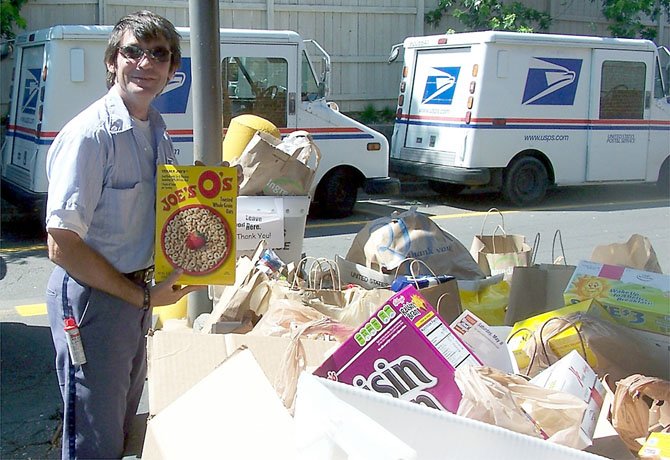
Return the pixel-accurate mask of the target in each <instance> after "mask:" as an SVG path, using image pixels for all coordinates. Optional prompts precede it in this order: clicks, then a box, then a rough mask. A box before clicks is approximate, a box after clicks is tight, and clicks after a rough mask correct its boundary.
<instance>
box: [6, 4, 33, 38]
mask: <svg viewBox="0 0 670 460" xmlns="http://www.w3.org/2000/svg"><path fill="white" fill-rule="evenodd" d="M26 1H27V0H0V38H4V39H7V40H11V39H12V38H14V30H13V29H14V26H15V25H16V26H18V27H20V28H21V29H25V28H26V20H25V19H23V18H22V17H21V14H19V12H20V11H21V7H22V6H23V4H24V3H26Z"/></svg>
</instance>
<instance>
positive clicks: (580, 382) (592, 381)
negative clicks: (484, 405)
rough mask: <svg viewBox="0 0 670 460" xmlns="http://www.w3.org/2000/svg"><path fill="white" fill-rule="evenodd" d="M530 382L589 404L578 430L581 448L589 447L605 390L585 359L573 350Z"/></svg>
mask: <svg viewBox="0 0 670 460" xmlns="http://www.w3.org/2000/svg"><path fill="white" fill-rule="evenodd" d="M530 383H532V384H534V385H537V386H540V387H544V388H547V389H550V390H557V391H562V392H564V393H568V394H571V395H573V396H577V397H578V398H579V399H581V400H582V401H584V402H585V403H586V411H585V412H584V417H583V418H582V423H581V425H580V427H579V428H580V430H579V440H580V442H581V445H580V446H579V447H581V448H582V449H583V448H585V447H587V446H590V445H591V444H592V439H593V434H594V433H595V430H596V424H597V423H598V417H599V416H600V411H601V409H602V407H603V400H604V398H605V387H604V386H603V384H602V383H601V382H600V380H598V375H597V374H596V373H595V372H594V371H593V369H591V368H590V367H589V365H588V364H587V363H586V361H584V358H582V357H581V355H580V354H579V353H577V352H576V351H575V350H573V351H571V352H570V353H568V354H567V355H566V356H564V357H563V358H561V359H560V360H558V361H557V362H555V363H554V364H552V365H551V366H549V367H548V368H547V369H545V370H543V371H542V372H540V373H539V374H538V375H536V376H535V377H533V378H532V379H531V380H530Z"/></svg>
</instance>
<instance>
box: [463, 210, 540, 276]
mask: <svg viewBox="0 0 670 460" xmlns="http://www.w3.org/2000/svg"><path fill="white" fill-rule="evenodd" d="M491 212H497V213H498V214H499V215H500V218H501V222H502V223H501V224H500V225H498V226H496V228H495V230H494V231H493V233H492V234H490V235H484V226H485V225H486V219H487V217H488V216H489V214H490V213H491ZM532 250H533V248H531V246H530V245H529V244H527V243H526V237H525V236H524V235H514V234H509V233H507V231H506V230H505V220H504V217H503V215H502V213H501V212H500V211H498V210H497V209H496V208H491V209H490V210H489V211H488V212H487V213H486V217H484V222H483V223H482V229H481V231H480V232H479V235H475V236H474V238H473V240H472V245H471V246H470V254H471V255H472V257H473V258H474V259H475V260H476V261H477V263H478V264H479V267H480V268H481V270H482V271H483V272H484V273H485V274H486V275H487V276H490V275H497V274H499V273H503V274H504V277H505V280H506V281H510V280H511V279H512V272H513V271H514V267H518V266H521V267H526V266H528V265H530V259H531V253H532Z"/></svg>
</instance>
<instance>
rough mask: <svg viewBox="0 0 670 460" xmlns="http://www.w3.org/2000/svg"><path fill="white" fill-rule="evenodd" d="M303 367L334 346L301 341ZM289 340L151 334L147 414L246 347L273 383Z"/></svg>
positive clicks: (320, 358) (317, 362) (311, 366)
mask: <svg viewBox="0 0 670 460" xmlns="http://www.w3.org/2000/svg"><path fill="white" fill-rule="evenodd" d="M301 342H302V345H303V347H304V349H305V359H306V362H305V365H306V367H307V368H308V369H314V368H316V367H317V366H318V365H320V364H321V363H322V362H323V361H324V360H325V358H326V357H327V356H328V355H329V354H330V353H331V352H332V351H333V350H334V349H335V348H336V347H337V344H336V343H335V342H327V341H325V340H310V339H301ZM289 343H290V339H288V338H283V337H264V336H256V335H249V334H199V333H196V332H193V331H192V330H186V331H155V332H154V333H153V334H152V335H150V336H149V338H148V340H147V352H148V353H147V354H148V356H147V359H148V366H149V367H148V389H149V414H150V415H154V414H157V413H159V412H160V411H161V410H163V409H164V408H165V407H167V406H168V405H169V404H170V403H171V402H173V401H174V400H175V399H177V398H178V397H179V396H180V395H182V394H184V393H185V392H186V391H187V390H188V389H189V388H191V387H193V385H195V384H196V383H197V382H199V381H200V380H201V379H202V378H204V377H205V376H206V375H208V374H209V373H210V372H212V370H214V369H215V368H216V367H217V366H218V365H219V364H221V363H222V362H223V361H225V360H226V358H228V357H229V356H230V355H232V354H233V352H234V351H235V350H237V349H238V348H240V347H241V346H246V347H248V348H249V349H250V350H251V351H252V352H253V354H254V357H255V359H256V361H257V362H258V363H259V364H260V366H261V368H262V369H263V372H264V373H265V375H266V376H267V378H268V380H269V381H270V382H274V380H275V377H276V376H277V371H278V370H279V367H280V365H281V360H282V358H283V356H284V352H285V351H286V349H287V347H288V345H289Z"/></svg>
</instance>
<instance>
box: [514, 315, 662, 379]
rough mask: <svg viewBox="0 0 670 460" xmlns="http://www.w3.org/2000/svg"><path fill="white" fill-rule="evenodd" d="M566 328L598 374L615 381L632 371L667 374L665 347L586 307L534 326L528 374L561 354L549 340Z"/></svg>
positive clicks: (651, 374)
mask: <svg viewBox="0 0 670 460" xmlns="http://www.w3.org/2000/svg"><path fill="white" fill-rule="evenodd" d="M596 311H600V310H596ZM569 328H575V329H576V332H577V335H578V337H579V340H580V342H581V344H580V347H579V348H578V351H579V353H580V354H581V355H582V357H584V358H585V359H588V355H589V354H590V355H592V358H591V359H590V360H589V361H591V362H593V361H594V360H595V363H593V365H592V366H591V367H592V368H593V370H594V371H595V372H596V373H597V374H598V376H600V377H601V378H602V377H604V376H605V375H609V376H611V378H612V379H613V380H614V381H616V380H620V379H623V378H625V377H627V376H629V375H632V374H644V375H648V376H654V377H668V376H670V361H669V360H668V355H667V347H666V348H665V349H663V348H660V347H658V346H656V345H655V344H653V343H651V342H649V341H647V340H645V339H643V338H641V337H640V336H639V335H638V332H636V331H635V330H633V329H631V328H628V327H626V326H623V325H621V324H617V323H615V322H611V321H608V320H607V319H605V318H599V317H598V316H597V315H596V314H592V313H589V312H588V311H587V312H577V313H572V314H569V315H566V316H556V317H553V318H551V319H549V320H547V321H545V322H544V324H542V326H540V327H538V328H537V329H536V331H535V334H534V337H533V340H532V341H529V343H528V350H527V351H528V352H529V356H530V355H531V354H532V356H533V357H532V360H531V364H530V365H529V367H528V369H527V370H526V372H527V373H528V375H531V376H533V375H535V374H536V373H537V372H539V371H540V370H542V369H545V368H547V367H549V366H550V365H551V364H552V363H553V362H555V361H557V360H558V359H560V358H561V357H562V355H559V354H558V353H556V352H555V351H554V350H553V347H552V346H551V343H550V341H551V340H552V338H553V337H555V336H556V335H558V334H559V333H561V332H562V331H564V330H566V329H569ZM531 367H532V369H531Z"/></svg>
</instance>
